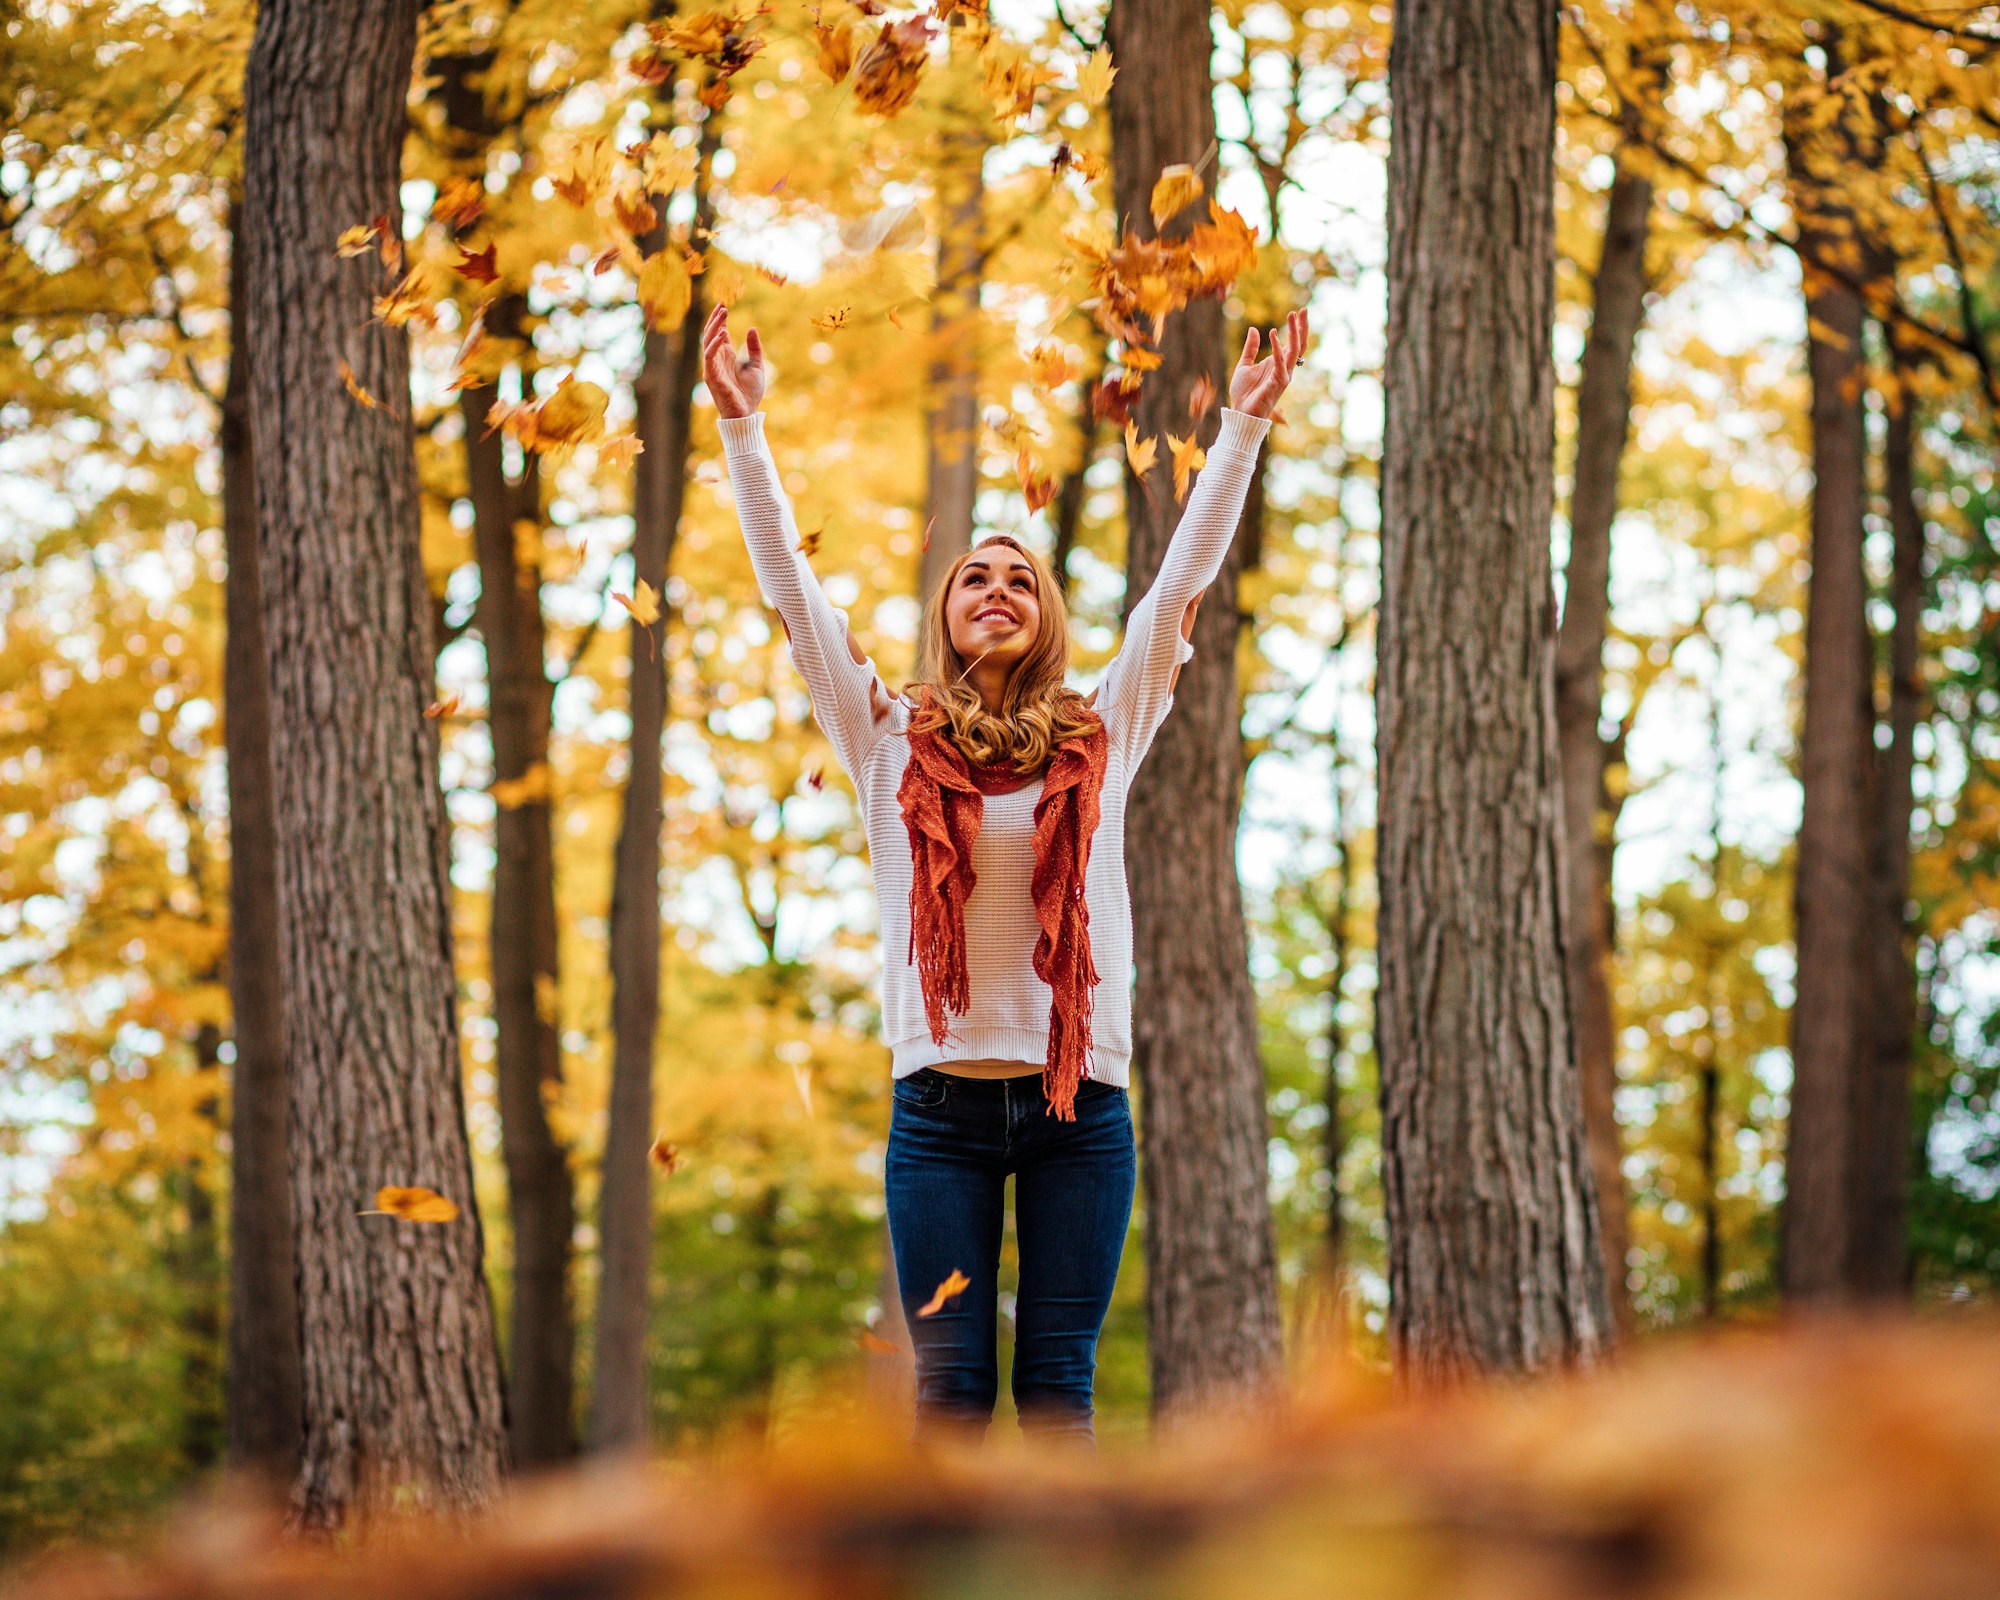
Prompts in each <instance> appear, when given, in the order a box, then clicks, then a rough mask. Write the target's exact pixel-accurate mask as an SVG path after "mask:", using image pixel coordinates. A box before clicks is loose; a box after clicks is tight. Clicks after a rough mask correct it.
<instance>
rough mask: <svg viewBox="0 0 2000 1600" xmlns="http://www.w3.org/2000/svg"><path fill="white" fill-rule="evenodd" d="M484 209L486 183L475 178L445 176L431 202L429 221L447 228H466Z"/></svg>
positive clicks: (476, 219)
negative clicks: (435, 196)
mask: <svg viewBox="0 0 2000 1600" xmlns="http://www.w3.org/2000/svg"><path fill="white" fill-rule="evenodd" d="M485 209H486V185H485V184H483V183H481V182H480V181H479V180H478V179H477V178H468V177H457V178H447V179H445V181H444V184H443V186H442V187H441V188H439V190H438V193H437V199H435V200H433V201H432V202H431V221H433V222H439V223H442V224H444V226H445V227H447V228H467V227H470V226H471V225H472V224H473V223H475V222H477V221H478V220H479V216H480V213H481V212H483V211H484V210H485Z"/></svg>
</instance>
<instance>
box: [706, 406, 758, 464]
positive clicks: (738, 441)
mask: <svg viewBox="0 0 2000 1600" xmlns="http://www.w3.org/2000/svg"><path fill="white" fill-rule="evenodd" d="M715 426H716V429H717V430H718V431H719V432H720V433H721V435H722V453H723V454H724V455H725V456H727V457H729V458H730V459H731V460H734V459H735V458H736V457H737V456H747V455H754V454H755V453H756V451H757V448H758V447H759V446H760V445H762V444H763V442H764V413H763V412H761V411H753V412H751V413H750V415H749V416H747V417H720V418H718V419H717V420H716V424H715Z"/></svg>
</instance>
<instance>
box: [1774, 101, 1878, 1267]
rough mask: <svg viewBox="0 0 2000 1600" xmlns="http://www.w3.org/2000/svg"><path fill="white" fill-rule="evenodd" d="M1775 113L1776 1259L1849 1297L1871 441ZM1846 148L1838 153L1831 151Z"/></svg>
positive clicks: (1858, 361)
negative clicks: (1791, 798) (1782, 335)
mask: <svg viewBox="0 0 2000 1600" xmlns="http://www.w3.org/2000/svg"><path fill="white" fill-rule="evenodd" d="M1809 104H1810V102H1807V103H1803V104H1800V103H1795V104H1794V105H1793V106H1790V107H1788V108H1787V110H1788V118H1787V120H1788V123H1789V124H1790V125H1789V126H1788V129H1787V134H1788V139H1787V143H1788V154H1789V157H1790V160H1791V164H1792V175H1791V186H1792V194H1793V209H1794V211H1795V213H1796V214H1797V216H1798V219H1799V224H1798V225H1799V237H1800V245H1801V254H1802V256H1803V257H1804V273H1805V288H1806V314H1807V318H1808V321H1809V329H1808V333H1807V364H1808V367H1809V369H1810V371H1811V375H1812V453H1813V500H1812V578H1811V581H1810V585H1809V587H1808V590H1807V596H1806V639H1805V717H1804V725H1803V728H1802V731H1801V733H1800V736H1799V782H1800V786H1801V788H1802V790H1803V792H1804V809H1803V812H1802V815H1801V819H1800V823H1799V839H1798V867H1797V882H1796V887H1795V892H1794V904H1795V908H1796V918H1797V929H1798V932H1797V939H1798V981H1797V987H1796V998H1795V1000H1794V1003H1793V1006H1792V1095H1791V1123H1790V1129H1789V1143H1788V1149H1787V1153H1786V1163H1785V1181H1786V1193H1785V1205H1784V1213H1783V1218H1782V1229H1783V1237H1782V1243H1781V1246H1780V1256H1781V1263H1782V1267H1781V1272H1782V1279H1783V1285H1784V1293H1785V1297H1786V1299H1787V1300H1789V1301H1791V1302H1793V1303H1795V1304H1799V1305H1812V1304H1822V1303H1828V1304H1830V1303H1838V1302H1841V1301H1844V1300H1846V1299H1847V1298H1848V1297H1849V1293H1850V1279H1849V1264H1848V1263H1849V1251H1850V1249H1851V1247H1852V1236H1853V1232H1854V1194H1855V1187H1856V1185H1855V1174H1854V1149H1855V1144H1856V1130H1855V1126H1854V1124H1855V1117H1856V1102H1857V1098H1858V1095H1857V1089H1856V1085H1857V1083H1858V1081H1859V1078H1860V1074H1861V1071H1862V1063H1863V1062H1864V1060H1866V1058H1867V1047H1866V1044H1865V1042H1864V1041H1866V1040H1867V1039H1868V1038H1869V1037H1870V1026H1871V1019H1872V1017H1873V1014H1874V1012H1873V1006H1872V1004H1871V994H1872V989H1871V982H1870V980H1871V977H1872V973H1871V970H1870V966H1871V963H1870V942H1869V931H1868V930H1869V925H1870V921H1871V919H1872V918H1873V917H1874V916H1875V915H1876V914H1877V913H1878V911H1879V900H1878V895H1877V891H1876V887H1875V862H1874V855H1875V838H1874V829H1875V822H1874V805H1873V796H1872V793H1871V791H1872V788H1873V783H1872V775H1873V771H1874V765H1875V744H1874V725H1875V699H1874V696H1875V685H1874V659H1873V651H1872V648H1871V646H1870V642H1869V635H1868V620H1867V611H1866V607H1867V603H1868V577H1867V571H1866V568H1865V566H1864V563H1863V558H1862V540H1863V520H1862V519H1863V516H1864V514H1865V512H1866V510H1867V495H1868V486H1867V443H1866V435H1865V431H1864V426H1863V420H1862V394H1863V388H1864V371H1863V365H1862V347H1861V336H1862V324H1863V318H1864V308H1863V306H1862V302H1861V297H1860V295H1859V294H1857V293H1856V292H1855V291H1854V290H1853V289H1851V288H1849V287H1847V286H1846V285H1845V284H1844V283H1841V282H1838V281H1836V280H1835V279H1834V278H1832V277H1831V276H1829V275H1828V274H1827V273H1825V272H1823V271H1820V270H1818V269H1817V268H1815V267H1814V265H1813V264H1812V263H1813V262H1814V261H1815V260H1823V261H1831V262H1840V261H1848V262H1850V263H1851V262H1853V261H1854V260H1856V259H1858V249H1857V240H1856V236H1855V230H1854V224H1853V218H1852V216H1851V214H1850V213H1849V212H1848V211H1847V210H1846V208H1845V207H1844V206H1843V205H1842V204H1841V202H1840V201H1838V200H1837V199H1836V198H1835V191H1834V189H1833V187H1832V184H1833V182H1834V177H1833V174H1834V173H1835V172H1837V171H1838V166H1837V163H1835V162H1834V161H1833V159H1832V156H1831V152H1830V147H1829V146H1828V145H1826V144H1825V143H1823V142H1822V141H1821V140H1819V139H1817V138H1815V137H1813V136H1811V135H1808V134H1804V133H1802V132H1801V130H1800V122H1801V120H1802V118H1803V116H1804V114H1805V113H1806V111H1807V107H1808V105H1809ZM1843 148H1844V146H1843Z"/></svg>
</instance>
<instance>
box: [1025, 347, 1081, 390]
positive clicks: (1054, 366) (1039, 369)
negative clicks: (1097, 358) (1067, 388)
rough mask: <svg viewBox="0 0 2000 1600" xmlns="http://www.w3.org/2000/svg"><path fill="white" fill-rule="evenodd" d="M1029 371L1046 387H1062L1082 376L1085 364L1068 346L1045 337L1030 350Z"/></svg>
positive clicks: (1036, 380)
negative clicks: (1083, 364)
mask: <svg viewBox="0 0 2000 1600" xmlns="http://www.w3.org/2000/svg"><path fill="white" fill-rule="evenodd" d="M1028 371H1029V372H1030V373H1032V374H1033V375H1034V379H1035V382H1036V383H1038V384H1040V385H1041V386H1042V387H1043V388H1044V389H1060V388H1061V387H1062V386H1063V385H1064V384H1066V383H1072V382H1074V381H1075V380H1076V379H1077V378H1078V377H1080V376H1081V375H1082V373H1083V366H1082V364H1081V363H1080V362H1079V361H1078V360H1077V359H1076V357H1075V355H1074V354H1072V353H1071V351H1070V350H1069V348H1068V346H1066V345H1060V344H1057V343H1056V342H1055V341H1054V340H1052V339H1044V340H1043V341H1042V342H1041V343H1040V344H1038V345H1036V346H1035V348H1034V349H1032V350H1030V351H1029V352H1028Z"/></svg>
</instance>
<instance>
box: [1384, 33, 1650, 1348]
mask: <svg viewBox="0 0 2000 1600" xmlns="http://www.w3.org/2000/svg"><path fill="white" fill-rule="evenodd" d="M1390 83H1391V93H1392V100H1393V105H1394V111H1393V118H1394V121H1393V127H1392V134H1391V143H1390V156H1389V328H1388V350H1389V359H1388V366H1387V370H1386V379H1387V383H1386V387H1387V426H1386V432H1385V436H1384V441H1383V453H1382V542H1383V550H1382V574H1383V585H1382V602H1381V608H1380V613H1379V615H1380V645H1379V656H1378V665H1377V672H1376V726H1377V729H1378V739H1379V741H1380V760H1379V774H1380V776H1379V779H1378V782H1379V794H1380V800H1379V804H1378V807H1377V814H1378V816H1379V817H1380V818H1381V822H1380V829H1381V837H1380V856H1379V862H1380V865H1379V868H1378V876H1379V880H1380V885H1381V920H1380V936H1379V944H1380V963H1381V990H1380V995H1379V999H1378V1004H1377V1011H1378V1020H1377V1030H1376V1037H1377V1041H1378V1048H1379V1051H1380V1057H1381V1071H1382V1164H1383V1173H1382V1178H1383V1189H1384V1193H1385V1196H1386V1201H1387V1221H1388V1227H1389V1297H1390V1298H1389V1306H1390V1334H1391V1342H1392V1345H1393V1348H1394V1349H1395V1351H1396V1353H1397V1356H1398V1357H1399V1359H1400V1361H1401V1363H1402V1366H1403V1370H1404V1372H1405V1373H1406V1375H1408V1376H1409V1377H1410V1378H1412V1379H1414V1380H1418V1381H1422V1380H1429V1379H1439V1378H1445V1377H1448V1376H1450V1375H1452V1374H1455V1373H1457V1372H1459V1371H1461V1370H1463V1369H1466V1368H1483V1369H1489V1370H1508V1369H1529V1370H1532V1369H1538V1368H1543V1367H1546V1366H1550V1365H1553V1364H1557V1363H1563V1362H1568V1361H1576V1360H1590V1359H1594V1358H1595V1357H1596V1356H1597V1355H1598V1354H1599V1353H1600V1352H1602V1351H1603V1350H1604V1348H1605V1347H1606V1344H1607V1342H1608V1340H1609V1338H1610V1335H1611V1329H1610V1327H1609V1325H1608V1319H1607V1308H1606V1303H1605V1286H1604V1260H1603V1256H1602V1254H1601V1251H1600V1247H1599V1243H1598V1215H1597V1192H1596V1187H1595V1185H1594V1184H1593V1182H1592V1181H1591V1171H1590V1163H1589V1155H1588V1150H1587V1147H1586V1141H1585V1135H1584V1118H1583V1105H1582V1096H1581V1091H1580V1085H1579V1082H1578V1076H1577V1066H1576V1057H1575V1054H1574V1050H1573V1046H1572V1042H1571V1035H1570V1025H1569V1006H1568V998H1567V995H1566V992H1565V991H1566V982H1565V972H1564V962H1563V946H1562V938H1561V927H1560V918H1561V907H1560V903H1559V894H1560V891H1561V878H1562V874H1561V871H1560V848H1561V839H1560V836H1559V831H1558V830H1559V827H1560V815H1559V811H1558V793H1557V770H1556V768H1557V759H1558V757H1557V749H1556V722H1555V706H1554V673H1553V667H1554V658H1553V648H1552V647H1553V644H1554V622H1555V618H1554V610H1555V603H1554V597H1553V595H1552V593H1551V590H1550V573H1549V568H1550V556H1549V524H1550V518H1551V515H1552V512H1553V485H1552V476H1553V464H1552V459H1551V454H1552V440H1553V434H1554V388H1555V378H1554V372H1553V369H1552V363H1551V357H1550V349H1549V337H1550V322H1551V316H1552V309H1553V276H1554V273H1553V264H1554V253H1555V244H1554V229H1553V221H1554V205H1553V200H1554V195H1553V188H1554V173H1553V155H1554V142H1555V83H1556V15H1555V10H1554V8H1553V7H1549V6H1546V5H1543V4H1539V3H1537V0H1465V3H1464V4H1462V5H1460V6H1456V7H1450V8H1447V7H1441V6H1433V5H1425V4H1420V3H1417V0H1399V3H1398V5H1397V7H1396V16H1395V42H1394V45H1393V48H1392V52H1391V57H1390ZM1472 575H1476V581H1469V580H1470V579H1471V578H1472Z"/></svg>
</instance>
